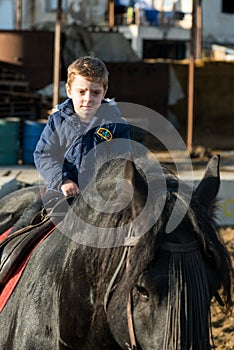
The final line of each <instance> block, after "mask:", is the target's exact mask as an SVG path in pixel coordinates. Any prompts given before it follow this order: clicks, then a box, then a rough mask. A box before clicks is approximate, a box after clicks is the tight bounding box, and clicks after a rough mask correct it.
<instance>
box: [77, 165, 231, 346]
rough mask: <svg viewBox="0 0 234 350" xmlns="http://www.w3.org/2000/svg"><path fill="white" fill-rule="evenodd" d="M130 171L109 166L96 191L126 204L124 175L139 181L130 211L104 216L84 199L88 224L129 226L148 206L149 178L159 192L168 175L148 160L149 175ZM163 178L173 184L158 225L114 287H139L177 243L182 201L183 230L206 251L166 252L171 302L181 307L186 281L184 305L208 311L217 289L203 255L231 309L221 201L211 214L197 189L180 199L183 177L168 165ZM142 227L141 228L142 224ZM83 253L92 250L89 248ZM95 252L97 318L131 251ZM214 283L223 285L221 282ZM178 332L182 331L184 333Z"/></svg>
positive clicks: (138, 246) (81, 204)
mask: <svg viewBox="0 0 234 350" xmlns="http://www.w3.org/2000/svg"><path fill="white" fill-rule="evenodd" d="M146 168H147V169H146ZM152 169H153V168H152ZM146 170H147V171H148V175H147V176H148V178H147V179H146V177H145V175H144V172H145V171H146ZM127 172H128V173H127V174H126V161H124V160H121V159H117V160H114V161H112V162H110V163H109V164H107V165H105V166H104V167H103V168H102V170H101V171H100V172H99V175H98V176H97V178H96V179H95V185H96V187H95V190H96V189H98V190H99V193H101V194H102V197H104V198H105V199H106V200H107V201H108V199H109V197H112V199H113V198H117V202H118V201H119V200H121V199H123V200H124V196H125V194H128V191H127V190H126V191H125V192H126V193H125V194H122V196H120V198H119V197H118V194H116V191H115V186H116V183H117V182H118V179H119V178H118V176H119V175H120V178H121V179H122V178H125V179H127V180H128V181H130V179H131V182H132V183H134V196H133V198H132V200H131V202H130V203H129V204H128V205H127V206H126V208H125V209H124V210H120V211H119V212H118V211H116V212H114V213H102V212H100V211H98V210H94V209H93V208H91V206H90V205H87V203H86V201H85V200H82V198H79V203H78V206H77V207H76V208H77V210H78V211H79V212H78V215H81V216H83V218H84V219H86V220H87V221H88V222H92V223H93V225H96V226H104V227H106V228H108V227H110V228H111V227H115V226H116V225H117V226H118V225H119V226H121V227H124V225H126V224H127V223H129V222H131V221H133V220H134V219H135V217H136V216H137V215H138V214H139V213H140V211H141V210H142V208H143V207H144V205H145V203H146V197H147V194H148V187H147V180H149V177H150V178H151V180H152V181H154V182H155V188H157V181H158V178H159V177H160V176H162V174H161V173H160V174H155V172H154V171H152V172H151V162H150V161H149V160H148V159H147V160H146V161H145V169H144V172H143V171H142V170H141V169H137V168H136V167H135V165H132V169H131V170H130V171H129V170H128V171H127ZM133 172H134V178H133ZM129 173H130V174H129ZM163 174H164V176H165V180H166V186H167V191H166V200H165V205H164V208H163V210H162V212H161V214H160V215H159V217H158V220H157V222H156V223H155V224H154V226H153V227H152V228H151V229H150V230H148V231H147V232H145V233H144V234H143V235H142V236H140V237H139V238H138V241H137V243H136V244H135V245H134V246H133V247H131V248H130V249H129V262H128V263H129V266H128V269H126V257H125V258H124V262H123V264H122V265H121V266H120V269H119V272H118V275H117V276H116V279H115V281H114V284H113V288H115V286H116V285H117V284H118V283H119V281H120V280H121V288H122V290H123V291H126V290H129V291H130V290H131V288H132V287H133V286H134V285H135V283H136V281H137V280H138V278H139V276H140V275H142V274H144V273H145V271H147V269H148V268H149V266H150V265H151V264H152V263H153V261H154V260H155V259H157V258H158V257H159V256H160V254H162V251H161V250H160V248H161V246H162V244H163V242H165V241H168V240H171V238H172V241H173V234H169V235H168V234H166V233H165V228H166V224H167V221H168V217H170V214H171V212H172V210H173V208H174V205H175V201H176V200H179V202H180V205H179V208H184V206H187V211H186V215H185V217H184V218H183V220H182V222H181V224H180V225H181V227H182V226H183V227H185V228H187V230H188V233H189V231H191V232H193V237H192V238H191V237H189V236H188V241H189V239H190V240H197V241H198V243H199V245H200V247H201V249H200V250H199V251H196V252H192V254H190V256H189V259H188V258H187V256H188V255H187V256H186V254H181V253H175V254H172V253H169V252H167V253H166V254H167V255H168V258H169V261H170V263H169V267H168V269H169V272H168V274H169V276H171V277H170V279H169V281H168V300H169V301H168V302H171V300H170V298H174V299H175V300H174V303H175V306H176V303H179V301H178V300H179V299H178V298H179V295H177V296H176V295H175V293H177V292H178V291H179V290H180V288H181V285H180V283H181V284H183V283H185V284H186V288H188V290H187V295H184V296H183V297H184V302H185V300H192V302H193V303H195V305H194V304H193V305H192V304H191V305H190V306H189V307H191V308H193V309H194V312H196V315H197V316H198V315H199V316H198V317H201V318H202V312H203V308H204V305H203V301H204V300H206V299H207V295H209V293H210V291H209V289H210V288H211V286H209V284H208V282H207V275H206V273H207V272H206V266H205V265H204V264H203V263H202V264H203V265H202V264H201V261H202V260H204V259H202V258H201V257H202V256H203V257H205V259H206V261H207V264H208V265H209V263H211V262H212V264H213V266H215V269H216V270H217V273H218V276H219V281H218V285H217V286H215V287H214V289H215V288H216V289H217V288H220V287H222V289H223V295H224V303H225V305H226V306H227V308H228V307H230V305H231V293H230V284H231V282H230V274H229V272H230V270H231V262H230V257H229V255H228V252H227V250H226V248H225V246H224V245H223V244H222V241H221V239H220V237H219V235H218V233H217V230H216V225H215V207H216V203H214V204H213V205H212V206H211V208H210V210H209V211H208V212H207V208H202V207H201V205H200V203H199V199H198V197H197V195H196V191H194V193H193V196H192V198H191V201H190V203H189V205H188V203H187V197H186V193H185V194H184V196H181V198H178V178H177V177H176V175H175V174H174V173H172V172H171V171H169V170H168V169H167V168H165V167H164V168H163ZM161 196H165V193H163V194H162V193H161V192H160V188H159V189H158V192H157V195H156V200H155V201H154V202H152V205H151V207H150V208H149V210H148V218H151V217H152V216H154V215H155V214H156V213H157V211H158V210H159V208H160V205H159V207H158V204H160V198H161ZM87 197H89V198H90V200H91V199H93V200H94V202H95V201H97V202H98V199H96V198H95V196H94V195H93V192H92V190H91V191H90V190H89V192H88V193H87V194H86V198H87ZM142 224H145V223H142ZM139 226H141V223H140V224H139ZM140 229H141V227H139V231H140ZM86 234H88V232H86ZM126 234H127V232H126ZM134 234H135V233H134V232H132V235H133V236H134ZM100 238H101V239H102V240H103V239H105V240H106V242H107V240H108V239H111V240H112V241H111V242H112V243H114V238H113V237H112V236H111V235H110V236H108V235H106V236H105V238H103V237H100ZM83 249H86V248H85V247H83ZM94 251H95V253H93V254H90V255H88V257H87V265H88V266H90V268H91V267H92V269H93V266H95V267H96V275H95V276H94V278H95V279H96V302H95V305H94V310H95V311H94V315H95V316H97V315H98V313H99V312H101V310H102V309H103V302H104V298H105V293H106V290H107V289H108V285H109V283H110V280H111V278H112V276H113V274H114V273H115V270H116V268H117V266H118V265H119V262H120V261H121V259H122V258H123V254H124V251H125V247H124V244H117V245H115V246H114V244H113V247H112V246H111V245H110V246H108V245H107V248H99V249H94ZM164 253H165V252H164ZM191 271H192V272H191ZM191 273H193V275H194V277H195V278H194V280H195V285H194V284H193V283H192V281H191V279H190V277H189V276H190V274H191ZM179 274H183V276H184V279H185V281H180V279H178V278H177V277H178V275H179ZM176 281H177V282H176ZM178 281H180V282H178ZM204 281H205V282H204ZM176 283H177V285H176ZM204 283H205V285H204ZM214 283H217V281H216V282H214ZM204 290H205V291H206V292H205V294H207V295H201V294H200V295H196V296H195V295H194V293H197V292H198V293H201V291H203V292H204ZM175 291H177V292H175ZM178 293H179V292H178ZM110 294H111V292H110ZM177 306H178V305H177ZM182 307H183V305H182V304H181V305H180V307H176V308H175V311H174V314H173V315H170V317H171V318H170V320H169V321H168V322H167V326H168V327H169V328H170V327H171V324H172V322H173V318H174V321H175V319H176V318H177V317H179V316H178V315H179V313H180V310H181V308H182ZM95 316H94V317H95ZM190 321H191V320H190ZM188 324H189V325H190V327H192V328H191V329H190V331H189V332H190V333H191V334H192V333H193V334H194V332H195V333H196V332H197V338H198V339H199V332H202V330H201V329H199V330H194V329H193V324H192V322H189V323H188ZM167 331H168V332H167V334H170V331H169V329H168V330H167ZM177 331H178V332H179V331H181V330H177ZM171 341H173V340H171V339H170V336H169V335H167V336H165V343H168V344H169V342H171ZM188 342H189V339H188ZM207 342H208V340H207ZM165 348H166V347H165ZM197 348H201V349H202V347H199V346H198V347H197Z"/></svg>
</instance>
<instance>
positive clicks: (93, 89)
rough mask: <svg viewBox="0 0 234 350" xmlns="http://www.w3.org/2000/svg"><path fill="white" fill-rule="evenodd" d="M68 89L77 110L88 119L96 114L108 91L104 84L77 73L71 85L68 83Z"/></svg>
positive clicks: (80, 115)
mask: <svg viewBox="0 0 234 350" xmlns="http://www.w3.org/2000/svg"><path fill="white" fill-rule="evenodd" d="M66 89H67V95H68V97H70V98H71V99H72V101H73V105H74V109H75V112H76V113H77V114H78V115H79V117H80V118H81V119H84V120H86V121H90V120H91V119H92V117H93V116H94V115H95V113H96V111H97V109H98V108H99V107H100V105H101V101H102V99H103V98H104V96H105V93H106V91H105V90H104V87H103V86H102V84H99V83H95V82H92V81H89V80H87V79H86V78H85V77H83V76H82V75H76V76H75V79H74V81H73V82H72V84H71V87H69V86H68V85H66Z"/></svg>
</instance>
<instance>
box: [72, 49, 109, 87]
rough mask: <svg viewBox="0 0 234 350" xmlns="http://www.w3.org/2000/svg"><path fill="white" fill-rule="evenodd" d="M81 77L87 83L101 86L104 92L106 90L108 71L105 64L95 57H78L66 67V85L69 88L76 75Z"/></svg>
mask: <svg viewBox="0 0 234 350" xmlns="http://www.w3.org/2000/svg"><path fill="white" fill-rule="evenodd" d="M78 74H79V75H82V76H83V77H85V78H87V79H88V80H89V81H92V82H95V83H99V84H102V85H103V87H104V90H105V91H106V90H107V88H108V74H109V72H108V70H107V68H106V66H105V64H104V63H103V62H102V61H101V60H100V59H99V58H97V57H92V56H84V57H79V58H78V59H77V60H75V61H74V62H73V63H71V64H70V65H69V66H68V69H67V84H68V86H69V87H71V84H72V82H73V81H74V79H75V76H76V75H78Z"/></svg>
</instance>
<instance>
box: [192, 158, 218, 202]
mask: <svg viewBox="0 0 234 350" xmlns="http://www.w3.org/2000/svg"><path fill="white" fill-rule="evenodd" d="M219 165H220V156H219V155H215V156H213V157H212V158H211V159H210V161H209V163H208V164H207V167H206V171H205V174H204V176H203V178H202V180H201V182H200V184H199V185H198V187H197V189H196V193H197V194H198V196H199V201H200V203H201V204H203V205H205V206H207V208H209V206H210V205H212V204H213V203H214V201H215V199H216V196H217V194H218V191H219V185H220V175H219Z"/></svg>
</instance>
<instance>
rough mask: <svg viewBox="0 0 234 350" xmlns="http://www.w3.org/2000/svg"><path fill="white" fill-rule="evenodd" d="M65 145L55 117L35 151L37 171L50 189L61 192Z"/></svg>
mask: <svg viewBox="0 0 234 350" xmlns="http://www.w3.org/2000/svg"><path fill="white" fill-rule="evenodd" d="M63 155H64V150H63V145H62V144H61V142H60V140H59V136H58V133H57V130H56V128H55V126H54V121H53V115H52V116H51V117H50V118H49V120H48V122H47V124H46V126H45V128H44V130H43V131H42V134H41V136H40V139H39V141H38V143H37V145H36V148H35V151H34V163H35V166H36V169H37V170H38V172H39V173H40V175H41V176H42V177H43V179H44V180H45V181H46V183H47V187H48V188H53V189H55V190H59V185H60V184H61V182H62V180H63V177H64V174H63V163H64V159H63Z"/></svg>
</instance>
